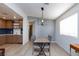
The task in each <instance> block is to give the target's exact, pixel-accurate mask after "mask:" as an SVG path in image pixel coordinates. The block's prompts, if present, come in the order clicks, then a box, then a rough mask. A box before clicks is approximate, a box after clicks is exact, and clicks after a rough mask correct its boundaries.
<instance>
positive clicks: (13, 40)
mask: <svg viewBox="0 0 79 59" xmlns="http://www.w3.org/2000/svg"><path fill="white" fill-rule="evenodd" d="M6 43H7V44H22V36H21V35H7V36H6Z"/></svg>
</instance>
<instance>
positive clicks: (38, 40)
mask: <svg viewBox="0 0 79 59" xmlns="http://www.w3.org/2000/svg"><path fill="white" fill-rule="evenodd" d="M34 43H36V44H38V46H39V47H40V52H39V54H38V56H39V55H45V56H46V54H45V52H44V48H45V46H46V45H49V49H50V41H49V40H48V37H42V38H36V40H35V41H34ZM49 55H50V52H49Z"/></svg>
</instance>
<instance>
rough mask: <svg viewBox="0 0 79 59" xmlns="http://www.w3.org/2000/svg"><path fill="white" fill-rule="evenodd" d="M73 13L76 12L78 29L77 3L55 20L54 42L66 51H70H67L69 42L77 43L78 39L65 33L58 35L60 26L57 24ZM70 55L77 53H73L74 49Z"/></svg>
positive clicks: (78, 7)
mask: <svg viewBox="0 0 79 59" xmlns="http://www.w3.org/2000/svg"><path fill="white" fill-rule="evenodd" d="M75 13H78V29H79V4H77V5H76V6H74V7H73V8H71V9H70V10H68V11H67V12H66V13H65V14H63V15H62V16H61V17H60V18H58V19H57V20H56V30H55V31H56V32H55V39H56V42H57V43H58V44H59V45H60V46H61V47H62V48H64V49H65V50H66V51H67V52H68V53H70V51H69V45H70V43H79V39H78V38H75V37H71V36H66V35H60V28H59V27H60V26H59V22H60V21H61V20H63V19H65V18H67V17H69V16H70V15H73V14H75ZM78 35H79V30H78ZM72 55H79V54H77V53H74V50H73V51H72Z"/></svg>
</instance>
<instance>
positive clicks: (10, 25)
mask: <svg viewBox="0 0 79 59" xmlns="http://www.w3.org/2000/svg"><path fill="white" fill-rule="evenodd" d="M6 28H13V23H12V21H11V20H7V21H6Z"/></svg>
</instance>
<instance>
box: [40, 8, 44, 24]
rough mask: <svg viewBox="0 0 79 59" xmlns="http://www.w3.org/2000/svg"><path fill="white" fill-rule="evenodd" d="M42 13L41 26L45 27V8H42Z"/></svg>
mask: <svg viewBox="0 0 79 59" xmlns="http://www.w3.org/2000/svg"><path fill="white" fill-rule="evenodd" d="M41 11H42V19H41V25H44V17H43V11H44V8H43V7H41Z"/></svg>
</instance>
